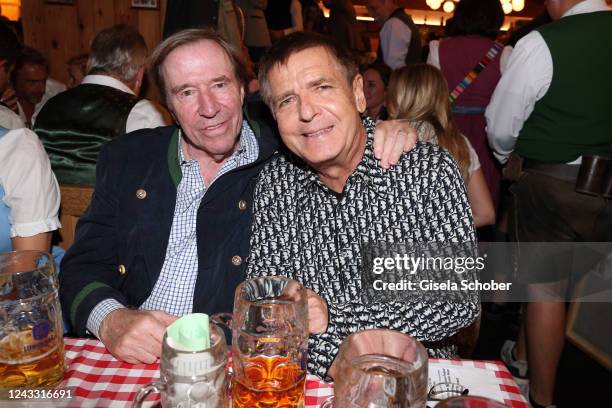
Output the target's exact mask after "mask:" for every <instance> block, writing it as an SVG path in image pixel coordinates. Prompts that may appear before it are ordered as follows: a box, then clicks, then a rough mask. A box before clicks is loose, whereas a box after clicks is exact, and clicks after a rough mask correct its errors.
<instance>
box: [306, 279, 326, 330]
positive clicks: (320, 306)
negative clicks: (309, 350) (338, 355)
mask: <svg viewBox="0 0 612 408" xmlns="http://www.w3.org/2000/svg"><path fill="white" fill-rule="evenodd" d="M306 293H307V294H306V300H307V302H308V331H309V332H310V333H312V334H321V333H324V332H325V331H326V330H327V323H328V321H329V317H328V314H327V302H326V301H325V299H323V298H322V297H321V296H319V295H317V294H316V293H315V292H313V291H312V290H310V289H308V288H306Z"/></svg>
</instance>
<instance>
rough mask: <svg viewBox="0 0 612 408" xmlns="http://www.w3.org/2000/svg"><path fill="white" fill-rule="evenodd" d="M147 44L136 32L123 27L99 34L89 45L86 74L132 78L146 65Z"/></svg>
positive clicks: (125, 79)
mask: <svg viewBox="0 0 612 408" xmlns="http://www.w3.org/2000/svg"><path fill="white" fill-rule="evenodd" d="M147 51H148V50H147V44H146V43H145V40H144V38H143V37H142V35H140V33H139V32H138V31H137V30H135V29H134V28H132V27H130V26H128V25H126V24H117V25H114V26H112V27H110V28H106V29H104V30H101V31H99V32H98V33H97V34H96V36H95V37H94V39H93V41H92V42H91V50H90V54H89V62H88V64H87V69H88V73H89V74H111V75H114V76H118V77H119V79H121V80H123V81H131V80H132V79H134V77H135V76H136V74H137V73H138V70H139V69H140V68H141V67H142V66H144V65H145V64H146V62H147Z"/></svg>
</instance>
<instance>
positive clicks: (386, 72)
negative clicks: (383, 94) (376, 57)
mask: <svg viewBox="0 0 612 408" xmlns="http://www.w3.org/2000/svg"><path fill="white" fill-rule="evenodd" d="M368 69H373V70H374V71H376V72H378V75H380V79H382V81H383V83H384V84H385V89H386V88H387V87H388V86H389V79H391V73H392V72H393V70H392V69H391V68H389V66H388V65H387V64H383V63H379V62H375V63H373V64H370V65H366V66H365V67H364V68H363V69H362V70H361V73H365V72H366V71H367V70H368Z"/></svg>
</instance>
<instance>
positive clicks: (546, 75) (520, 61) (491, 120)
mask: <svg viewBox="0 0 612 408" xmlns="http://www.w3.org/2000/svg"><path fill="white" fill-rule="evenodd" d="M552 74H553V65H552V56H551V55H550V50H549V49H548V47H547V46H546V42H545V41H544V39H543V38H542V36H541V35H540V33H538V32H537V31H532V32H531V33H529V34H528V35H526V36H525V37H523V39H521V40H520V41H519V42H518V43H517V44H516V47H515V48H514V50H513V51H512V54H510V58H509V59H508V66H507V67H506V69H505V70H504V74H503V75H502V77H501V79H500V81H499V83H498V84H497V87H496V88H495V92H493V96H492V97H491V102H490V103H489V106H488V107H487V110H486V112H485V116H486V119H487V136H488V139H489V144H490V145H491V148H492V149H493V154H494V155H495V157H496V158H497V159H498V160H499V161H500V162H502V163H505V162H506V160H508V156H509V155H510V153H512V151H513V150H514V145H515V144H516V139H517V138H518V135H519V133H520V131H521V129H522V128H523V124H524V123H525V121H526V120H527V118H529V115H531V113H532V112H533V108H534V106H535V104H536V102H537V101H538V100H540V99H541V98H542V97H543V96H544V95H545V94H546V92H547V91H548V88H549V87H550V82H551V81H552Z"/></svg>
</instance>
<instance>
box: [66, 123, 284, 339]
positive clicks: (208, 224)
mask: <svg viewBox="0 0 612 408" xmlns="http://www.w3.org/2000/svg"><path fill="white" fill-rule="evenodd" d="M250 123H251V125H252V128H253V130H254V131H255V134H256V136H257V140H258V142H259V157H258V159H257V161H256V162H254V163H252V164H250V165H247V166H242V167H239V168H237V169H234V170H232V171H230V172H228V173H226V174H224V175H223V176H221V177H220V178H219V179H217V180H216V181H215V182H214V183H213V184H212V186H211V187H210V189H209V190H208V191H207V192H206V194H205V195H204V198H203V199H202V202H201V203H200V208H199V210H198V217H197V224H196V230H197V239H198V268H199V271H198V277H197V280H196V286H195V292H194V293H195V295H194V300H193V311H194V312H201V313H209V314H211V313H217V312H231V311H232V307H233V294H234V290H235V288H236V286H237V285H238V283H240V282H242V281H243V280H244V279H245V276H246V275H245V269H246V259H247V255H248V253H249V240H250V236H251V221H252V215H253V212H252V209H253V205H252V204H253V193H254V189H255V183H256V181H257V176H258V175H259V172H260V170H261V169H262V167H263V166H264V164H265V163H266V162H267V161H268V160H269V159H270V158H271V157H272V156H273V154H274V152H275V151H276V150H277V148H278V143H279V142H278V139H277V136H276V134H275V133H274V132H273V131H272V130H271V129H270V128H268V127H267V126H265V125H263V124H261V123H256V122H250ZM176 131H177V128H176V127H174V126H169V127H160V128H157V129H144V130H140V131H136V132H132V133H130V134H128V135H126V136H122V137H120V138H118V139H116V140H114V141H112V142H110V143H108V144H107V145H106V146H105V147H104V148H103V149H102V150H101V151H100V155H99V157H98V162H97V169H96V187H95V192H94V194H93V197H92V201H91V204H90V207H89V208H88V209H87V211H86V212H85V214H84V215H83V217H81V219H80V221H79V223H78V225H77V230H76V239H75V243H74V244H73V245H72V246H71V247H70V249H69V250H68V252H67V253H66V256H65V257H64V260H63V262H62V266H61V268H62V269H61V270H62V272H61V274H60V299H61V303H62V310H63V313H64V317H65V318H67V319H69V320H70V322H71V324H72V327H73V331H74V332H75V333H76V334H77V335H80V336H83V335H85V334H86V324H87V319H88V317H89V315H90V313H91V311H92V309H93V308H94V307H95V306H96V305H97V304H98V303H99V302H100V301H102V300H104V299H108V298H113V299H116V300H117V301H119V302H120V303H122V304H124V305H126V306H128V307H134V308H137V307H139V306H140V305H141V304H142V303H144V301H145V300H146V299H147V298H148V297H149V295H150V294H151V292H152V290H153V287H154V285H155V283H156V282H157V279H158V277H159V274H160V271H161V268H162V265H163V263H164V258H165V255H166V247H167V245H168V239H169V236H170V228H171V226H172V219H173V215H174V207H175V202H176V188H177V185H178V182H179V181H180V166H179V164H178V156H177V154H176V152H177V149H176V147H173V145H172V144H173V143H176V140H177V139H176V136H174V137H173V135H175V133H176ZM175 146H176V145H175ZM139 190H142V191H139ZM143 191H144V192H146V196H145V197H143ZM137 192H139V194H138V195H137ZM241 201H244V202H243V203H240V202H241ZM239 203H240V205H239ZM245 203H246V206H245V205H244V204H245ZM237 257H239V258H237Z"/></svg>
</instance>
